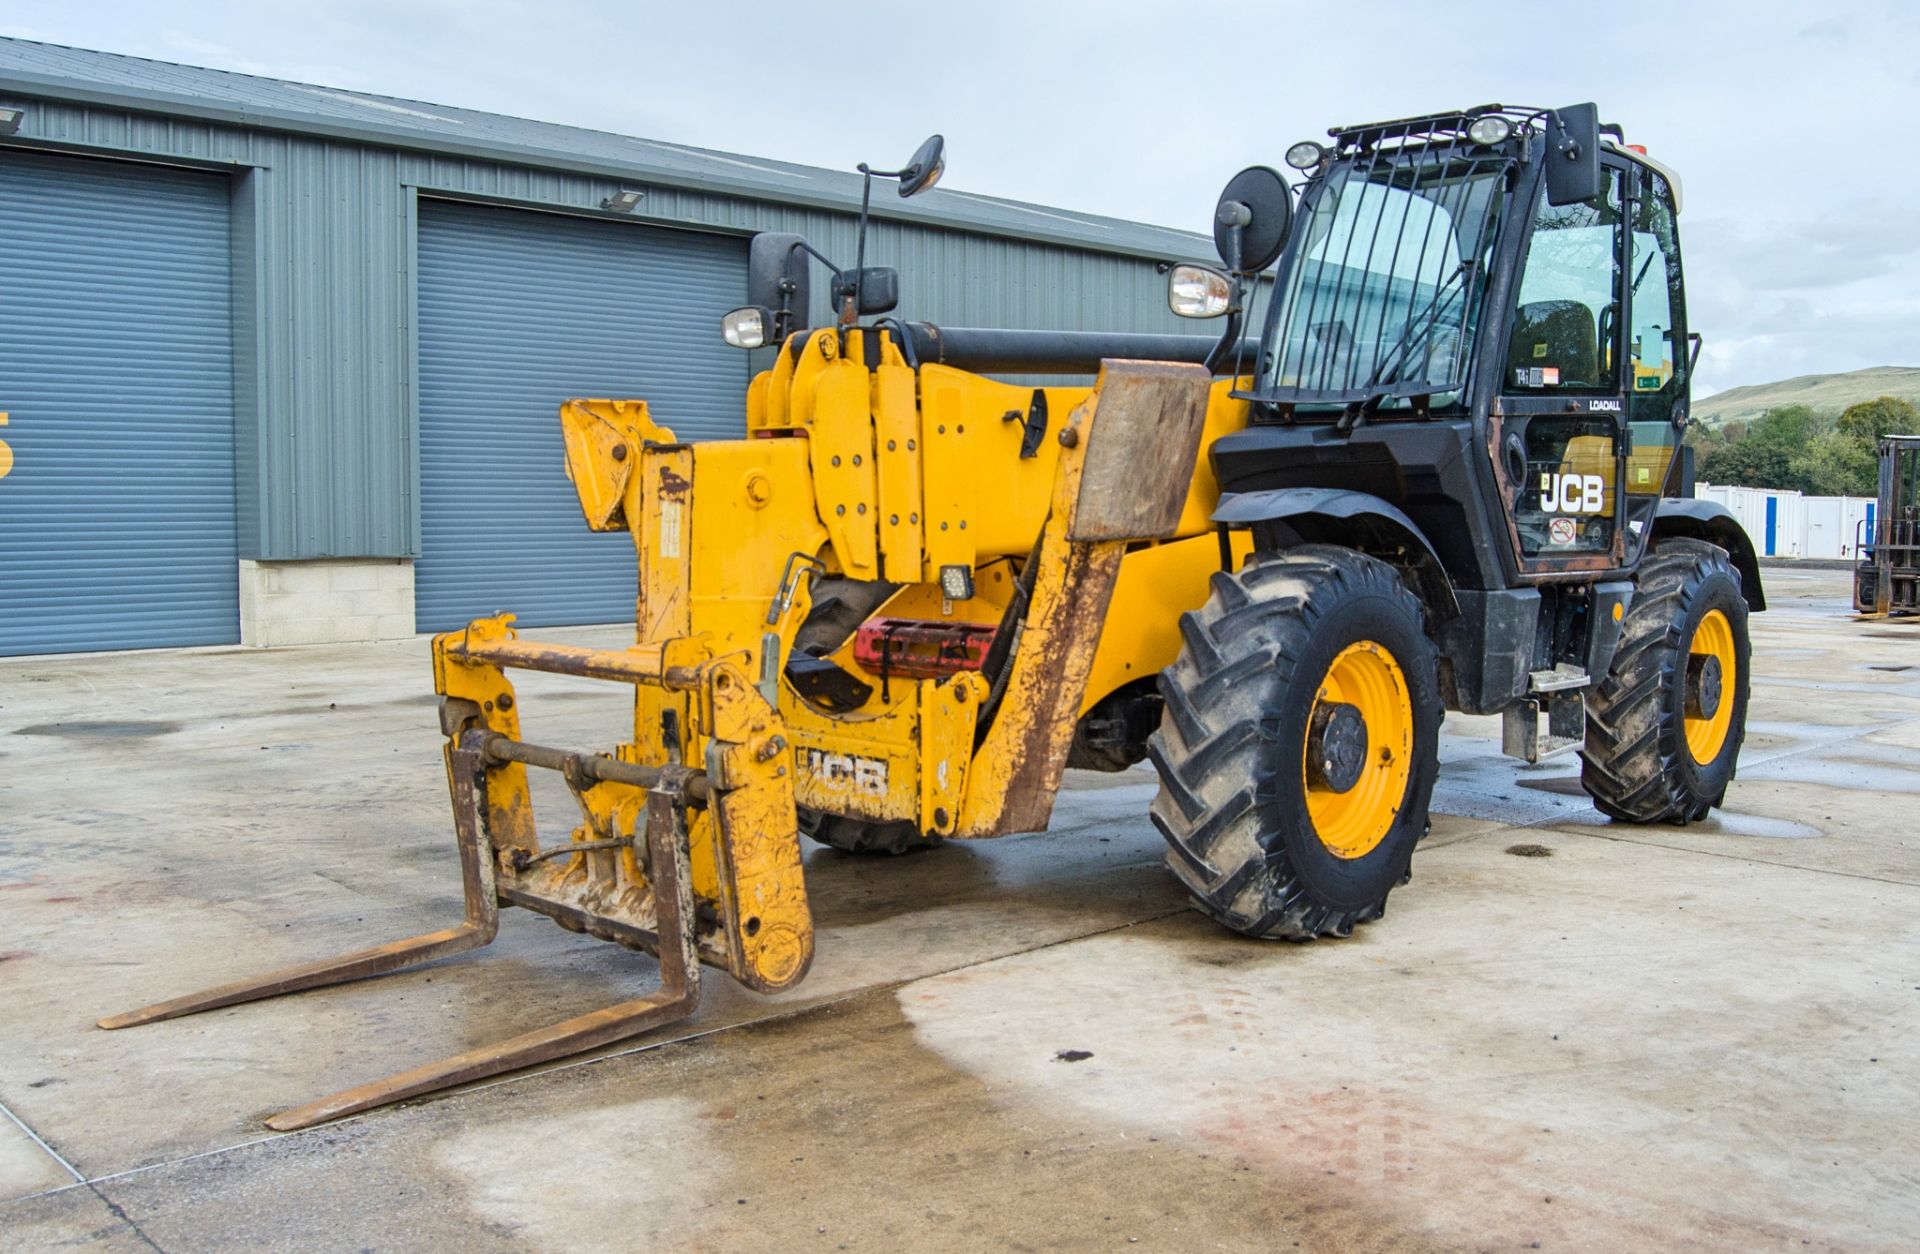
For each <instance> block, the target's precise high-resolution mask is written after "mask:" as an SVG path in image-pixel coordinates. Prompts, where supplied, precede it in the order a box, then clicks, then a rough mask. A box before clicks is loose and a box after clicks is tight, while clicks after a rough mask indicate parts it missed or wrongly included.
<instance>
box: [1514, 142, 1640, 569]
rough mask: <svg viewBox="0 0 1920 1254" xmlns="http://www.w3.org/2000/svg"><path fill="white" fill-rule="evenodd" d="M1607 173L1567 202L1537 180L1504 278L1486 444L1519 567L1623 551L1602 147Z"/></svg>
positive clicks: (1618, 320)
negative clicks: (1507, 282)
mask: <svg viewBox="0 0 1920 1254" xmlns="http://www.w3.org/2000/svg"><path fill="white" fill-rule="evenodd" d="M1603 176H1604V177H1603V183H1604V185H1603V188H1602V190H1601V192H1600V194H1599V195H1598V196H1596V197H1594V198H1593V199H1592V200H1586V201H1579V202H1576V203H1573V204H1568V205H1549V204H1548V203H1547V199H1546V189H1545V187H1544V180H1542V183H1543V186H1542V187H1541V188H1540V189H1539V191H1538V192H1537V193H1536V198H1535V200H1534V206H1533V214H1532V221H1531V223H1530V224H1529V228H1528V236H1527V243H1526V246H1525V252H1524V255H1523V260H1522V262H1521V265H1520V267H1519V270H1518V272H1517V275H1516V278H1515V281H1514V283H1513V286H1512V289H1511V291H1512V296H1511V300H1512V307H1511V309H1510V310H1509V311H1508V319H1507V328H1508V329H1507V343H1506V353H1505V357H1504V367H1503V373H1502V377H1501V383H1500V390H1499V396H1498V398H1497V400H1496V401H1495V403H1494V406H1493V412H1492V414H1491V416H1490V419H1489V422H1488V428H1487V430H1488V449H1487V451H1488V454H1489V455H1490V456H1491V458H1492V461H1493V468H1494V478H1495V481H1496V482H1497V483H1498V484H1499V487H1500V494H1501V503H1502V506H1503V508H1504V511H1505V514H1506V522H1507V528H1508V534H1509V538H1510V540H1511V541H1512V545H1513V553H1514V558H1515V563H1516V565H1517V567H1518V571H1519V573H1520V575H1521V576H1522V577H1523V578H1527V577H1540V576H1549V577H1550V576H1552V575H1554V574H1556V573H1560V572H1567V571H1593V570H1610V569H1614V568H1617V567H1620V566H1622V565H1624V564H1625V559H1626V549H1625V543H1624V537H1625V535H1626V533H1627V529H1626V526H1625V523H1626V506H1625V501H1624V497H1623V494H1622V493H1621V492H1620V491H1619V487H1620V484H1621V482H1622V474H1623V470H1624V460H1625V455H1626V449H1627V447H1628V429H1627V412H1628V396H1629V387H1630V382H1631V381H1630V380H1629V379H1628V378H1627V376H1626V371H1625V370H1624V369H1623V360H1622V359H1623V353H1622V342H1623V333H1622V325H1623V319H1624V317H1625V316H1626V314H1625V311H1626V308H1627V304H1626V293H1627V282H1626V275H1625V271H1626V266H1625V264H1624V258H1625V249H1626V239H1627V231H1626V223H1627V216H1628V215H1627V200H1626V195H1627V184H1626V171H1625V169H1624V168H1623V165H1622V163H1620V162H1618V161H1617V160H1614V159H1613V158H1612V156H1611V154H1609V156H1608V158H1607V159H1606V160H1604V161H1603Z"/></svg>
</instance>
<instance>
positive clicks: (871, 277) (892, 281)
mask: <svg viewBox="0 0 1920 1254" xmlns="http://www.w3.org/2000/svg"><path fill="white" fill-rule="evenodd" d="M856 294H857V295H858V296H859V298H860V300H859V304H858V305H857V306H856V307H855V309H854V312H855V313H856V314H883V313H892V312H893V311H894V310H895V309H897V308H899V306H900V272H899V271H898V270H896V269H894V268H893V267H892V266H868V267H866V268H865V269H864V270H848V271H845V272H844V273H843V274H842V275H841V278H840V281H839V282H836V283H835V284H834V285H833V303H834V304H835V305H840V304H842V303H844V302H845V300H846V299H847V297H849V296H853V295H856Z"/></svg>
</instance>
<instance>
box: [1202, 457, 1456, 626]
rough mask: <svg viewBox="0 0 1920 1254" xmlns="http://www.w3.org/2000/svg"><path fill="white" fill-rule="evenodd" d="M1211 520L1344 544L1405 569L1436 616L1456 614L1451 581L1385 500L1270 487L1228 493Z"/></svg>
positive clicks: (1421, 537)
mask: <svg viewBox="0 0 1920 1254" xmlns="http://www.w3.org/2000/svg"><path fill="white" fill-rule="evenodd" d="M1213 521H1214V522H1216V523H1219V524H1221V525H1222V526H1225V527H1251V526H1253V525H1254V524H1256V523H1273V522H1281V523H1286V524H1287V525H1288V526H1289V527H1291V528H1292V529H1293V530H1294V531H1295V532H1297V533H1299V535H1300V537H1301V539H1303V540H1308V541H1314V542H1321V543H1328V544H1345V545H1350V546H1352V547H1353V548H1357V549H1359V550H1361V551H1362V552H1365V553H1371V554H1373V555H1374V556H1376V557H1380V558H1383V559H1387V560H1392V561H1393V562H1394V564H1395V565H1399V566H1407V567H1410V568H1411V570H1412V572H1413V574H1414V582H1415V587H1414V590H1415V591H1416V592H1418V593H1419V594H1420V598H1421V599H1422V600H1423V601H1425V602H1426V604H1427V608H1428V610H1429V611H1431V612H1432V613H1434V614H1435V615H1437V616H1439V617H1442V618H1453V617H1455V616H1456V615H1458V614H1459V612H1460V604H1459V601H1458V600H1457V599H1456V598H1455V597H1454V594H1453V580H1452V579H1450V578H1449V577H1448V575H1447V571H1446V567H1444V566H1442V565H1441V564H1440V555H1439V554H1438V553H1436V552H1434V548H1433V545H1432V544H1431V543H1429V542H1428V540H1427V537H1426V535H1425V533H1423V532H1422V531H1421V530H1420V527H1419V524H1417V523H1415V522H1414V521H1413V519H1411V518H1409V517H1407V515H1406V513H1405V512H1404V511H1403V510H1401V509H1400V508H1399V507H1398V506H1396V505H1394V504H1392V503H1391V502H1389V501H1385V500H1382V499H1381V498H1380V497H1377V496H1374V495H1373V494H1372V493H1370V492H1355V491H1352V490H1351V489H1347V488H1270V489H1267V490H1265V491H1261V492H1229V493H1227V494H1225V495H1223V496H1222V497H1221V498H1220V504H1219V507H1218V508H1216V509H1215V510H1214V511H1213Z"/></svg>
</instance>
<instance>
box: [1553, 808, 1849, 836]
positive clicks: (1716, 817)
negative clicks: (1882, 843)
mask: <svg viewBox="0 0 1920 1254" xmlns="http://www.w3.org/2000/svg"><path fill="white" fill-rule="evenodd" d="M1559 824H1560V825H1563V826H1573V825H1575V824H1578V825H1580V826H1582V827H1607V828H1615V829H1618V830H1621V831H1626V832H1658V831H1668V832H1698V833H1701V834H1703V835H1707V836H1751V837H1757V838H1759V839H1762V840H1812V839H1815V838H1816V837H1820V836H1824V835H1826V833H1825V832H1823V831H1821V830H1820V829H1819V828H1817V827H1812V826H1810V825H1808V824H1806V823H1796V822H1794V821H1793V820H1792V819H1772V818H1768V817H1767V816H1765V815H1763V814H1742V813H1741V812H1739V811H1738V810H1715V811H1714V812H1713V813H1712V814H1711V815H1709V816H1708V817H1706V818H1704V819H1701V820H1699V821H1698V822H1694V823H1687V824H1651V825H1649V826H1645V827H1640V826H1636V825H1634V824H1631V823H1615V822H1614V821H1613V820H1612V819H1610V818H1608V817H1607V816H1606V815H1604V814H1600V813H1599V812H1597V811H1596V812H1594V813H1592V814H1580V815H1573V816H1570V817H1568V818H1566V819H1563V820H1559Z"/></svg>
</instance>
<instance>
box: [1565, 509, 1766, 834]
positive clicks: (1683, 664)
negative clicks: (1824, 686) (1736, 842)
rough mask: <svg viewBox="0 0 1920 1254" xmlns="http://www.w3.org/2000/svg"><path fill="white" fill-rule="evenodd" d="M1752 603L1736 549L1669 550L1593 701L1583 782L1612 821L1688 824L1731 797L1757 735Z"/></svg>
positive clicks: (1679, 542) (1643, 587)
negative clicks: (1751, 691) (1750, 736)
mask: <svg viewBox="0 0 1920 1254" xmlns="http://www.w3.org/2000/svg"><path fill="white" fill-rule="evenodd" d="M1747 665H1748V646H1747V601H1746V597H1745V596H1744V595H1742V593H1741V591H1740V573H1739V571H1738V570H1736V569H1735V568H1734V565H1733V562H1732V560H1731V559H1729V558H1728V556H1727V553H1726V550H1725V549H1722V548H1720V547H1719V546H1718V545H1713V544H1708V543H1706V542H1705V541H1703V540H1685V539H1674V540H1666V541H1662V542H1661V543H1660V547H1659V548H1657V549H1655V550H1654V552H1653V553H1652V554H1651V555H1649V556H1648V557H1647V558H1646V559H1645V560H1644V561H1642V562H1641V564H1640V569H1639V571H1638V572H1637V573H1636V574H1635V576H1634V592H1633V605H1632V607H1631V608H1630V609H1628V610H1627V615H1626V618H1625V619H1624V620H1623V622H1622V623H1621V627H1620V647H1619V649H1618V650H1617V651H1616V652H1615V653H1614V655H1613V662H1612V664H1611V666H1610V667H1609V668H1608V671H1607V675H1606V678H1605V679H1604V680H1602V681H1601V682H1600V684H1599V685H1598V686H1597V687H1595V689H1594V690H1593V692H1592V693H1591V694H1590V695H1589V696H1588V698H1587V739H1586V747H1585V748H1584V749H1583V750H1582V753H1581V758H1582V762H1581V767H1580V783H1581V786H1582V787H1584V788H1585V789H1586V790H1587V793H1588V795H1589V796H1591V797H1592V798H1593V804H1594V806H1595V808H1597V809H1598V810H1599V811H1600V812H1601V813H1602V814H1605V815H1608V816H1610V817H1612V818H1615V819H1619V820H1621V821H1622V822H1627V823H1690V822H1693V821H1695V820H1698V819H1704V818H1706V817H1707V812H1708V811H1709V810H1711V809H1713V808H1714V807H1715V806H1717V805H1719V804H1720V803H1721V802H1722V801H1723V800H1725V798H1726V795H1727V785H1728V784H1729V783H1730V782H1732V780H1733V772H1734V767H1735V765H1736V764H1737V763H1738V761H1739V758H1740V742H1741V741H1742V740H1744V739H1745V738H1746V734H1747V680H1748V675H1747Z"/></svg>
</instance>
